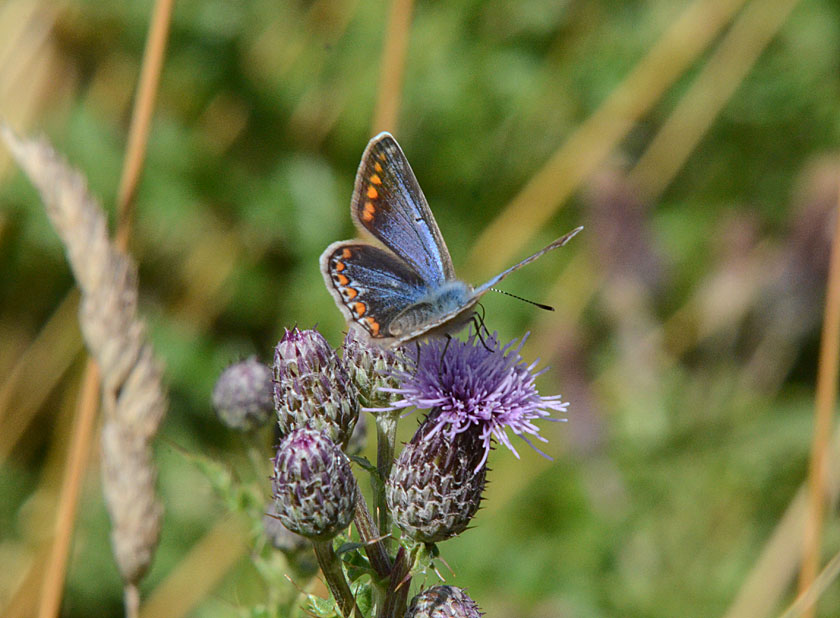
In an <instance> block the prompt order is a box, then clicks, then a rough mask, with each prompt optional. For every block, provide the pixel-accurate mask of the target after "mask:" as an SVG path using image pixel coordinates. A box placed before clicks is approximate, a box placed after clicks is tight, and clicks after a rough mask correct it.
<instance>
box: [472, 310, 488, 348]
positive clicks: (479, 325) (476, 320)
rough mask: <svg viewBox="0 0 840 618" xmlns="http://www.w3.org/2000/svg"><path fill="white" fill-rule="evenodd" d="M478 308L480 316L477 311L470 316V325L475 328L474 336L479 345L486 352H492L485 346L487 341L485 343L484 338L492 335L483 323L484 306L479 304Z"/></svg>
mask: <svg viewBox="0 0 840 618" xmlns="http://www.w3.org/2000/svg"><path fill="white" fill-rule="evenodd" d="M478 306H479V307H481V314H479V313H478V311H476V312H475V313H473V315H472V323H473V325H474V326H475V334H476V336H477V337H478V340H479V341H480V342H481V345H483V346H484V349H485V350H487V351H488V352H492V351H493V350H492V349H491V348H490V346H488V345H487V341H485V336H487V337H489V336H492V335H491V334H490V331H489V330H488V329H487V325H486V324H485V323H484V315H485V313H484V306H483V305H482V304H481V303H479V304H478ZM482 331H484V333H482Z"/></svg>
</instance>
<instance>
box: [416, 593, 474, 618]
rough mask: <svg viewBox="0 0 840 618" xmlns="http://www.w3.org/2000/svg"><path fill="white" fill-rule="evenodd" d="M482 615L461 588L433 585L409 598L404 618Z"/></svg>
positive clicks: (464, 617) (454, 617) (453, 617)
mask: <svg viewBox="0 0 840 618" xmlns="http://www.w3.org/2000/svg"><path fill="white" fill-rule="evenodd" d="M482 615H483V613H482V612H481V610H480V609H479V608H478V605H477V604H476V602H475V601H473V600H472V599H471V598H470V597H469V595H467V593H466V592H464V591H463V590H462V589H461V588H456V587H455V586H434V587H433V588H426V590H424V591H423V592H421V593H420V594H418V595H417V596H416V597H414V598H413V599H412V600H411V605H410V606H409V608H408V612H407V613H406V615H405V618H480V616H482Z"/></svg>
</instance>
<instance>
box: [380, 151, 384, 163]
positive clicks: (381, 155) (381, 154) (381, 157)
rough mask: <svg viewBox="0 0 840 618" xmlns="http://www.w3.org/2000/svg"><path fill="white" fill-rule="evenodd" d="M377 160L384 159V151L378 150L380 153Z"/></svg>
mask: <svg viewBox="0 0 840 618" xmlns="http://www.w3.org/2000/svg"><path fill="white" fill-rule="evenodd" d="M379 160H380V161H384V160H385V153H384V152H380V153H379Z"/></svg>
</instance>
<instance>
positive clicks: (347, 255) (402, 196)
mask: <svg viewBox="0 0 840 618" xmlns="http://www.w3.org/2000/svg"><path fill="white" fill-rule="evenodd" d="M350 208H351V215H352V217H353V221H354V223H355V224H356V227H358V228H359V230H361V231H367V232H369V233H370V234H372V235H373V237H374V238H376V240H378V241H379V242H381V243H382V245H384V247H385V248H384V249H383V248H380V247H378V246H374V245H372V244H370V243H367V242H364V241H358V240H342V241H339V242H334V243H332V244H331V245H330V246H329V247H327V248H326V249H325V250H324V252H323V253H322V254H321V260H320V264H321V273H322V274H323V276H324V282H325V283H326V285H327V289H328V290H329V291H330V293H331V294H332V296H333V298H334V299H335V302H336V304H337V305H338V308H339V309H340V310H341V312H342V313H343V314H344V317H345V318H346V319H347V322H348V324H357V325H358V326H360V327H361V328H362V329H363V331H365V332H366V333H367V334H368V335H369V338H370V340H372V341H374V342H376V343H379V344H381V345H384V346H394V345H400V344H403V343H407V342H410V341H415V340H420V339H423V338H426V337H431V336H441V335H447V334H450V333H454V332H456V331H458V330H460V329H461V328H463V327H464V326H465V325H466V324H467V323H468V322H470V321H472V320H473V319H474V314H475V305H476V303H478V301H479V299H480V298H481V297H482V296H483V295H484V293H485V292H487V291H488V290H489V289H490V288H491V287H492V286H494V285H496V284H497V283H498V282H499V281H501V280H502V279H504V278H505V277H506V276H508V275H509V274H510V273H512V272H513V271H515V270H518V269H519V268H522V267H523V266H525V265H526V264H530V263H531V262H533V261H534V260H536V259H537V258H539V257H540V256H542V255H543V254H544V253H547V252H548V251H551V250H552V249H556V248H557V247H562V246H563V245H565V244H566V243H567V242H568V241H569V240H571V238H572V237H573V236H574V235H575V234H577V233H578V232H579V231H580V230H582V229H583V228H582V227H578V228H576V229H574V230H572V231H571V232H569V233H568V234H566V235H564V236H561V237H560V238H558V239H557V240H555V241H554V242H552V243H551V244H549V245H548V246H546V247H544V248H543V249H541V250H540V251H537V252H536V253H535V254H533V255H531V256H530V257H527V258H525V259H524V260H522V261H521V262H519V263H518V264H515V265H514V266H511V267H510V268H508V269H507V270H505V271H502V272H501V273H499V274H498V275H496V276H495V277H493V278H491V279H490V280H489V281H487V282H486V283H484V284H483V285H480V286H478V287H475V288H474V287H473V286H471V285H470V284H468V283H465V282H464V281H461V280H460V279H458V278H456V276H455V269H454V267H453V266H452V258H451V257H449V250H448V249H447V248H446V243H444V242H443V237H442V236H441V234H440V229H438V226H437V223H436V222H435V218H434V217H433V216H432V211H431V210H430V209H429V204H428V202H426V198H425V196H424V195H423V191H422V190H421V189H420V185H419V184H418V182H417V178H416V177H415V176H414V172H413V171H412V170H411V166H410V165H409V164H408V159H406V157H405V154H403V151H402V149H401V148H400V146H399V144H397V141H396V140H395V139H394V137H393V136H392V135H391V134H390V133H387V132H383V133H380V134H379V135H377V136H376V137H374V138H373V139H371V140H370V142H369V143H368V145H367V148H365V152H364V154H363V155H362V161H361V163H360V164H359V170H358V172H357V173H356V183H355V188H354V189H353V201H352V204H351V207H350Z"/></svg>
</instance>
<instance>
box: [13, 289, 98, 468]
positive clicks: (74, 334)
mask: <svg viewBox="0 0 840 618" xmlns="http://www.w3.org/2000/svg"><path fill="white" fill-rule="evenodd" d="M78 313H79V294H78V292H76V291H75V290H73V291H72V292H71V293H69V294H68V295H67V296H65V297H64V299H63V300H62V301H61V303H60V304H59V306H58V308H57V309H56V310H55V311H54V312H53V314H52V316H50V319H49V320H48V321H47V323H46V324H45V325H44V326H43V327H42V328H41V332H39V333H38V336H37V337H36V338H35V339H34V340H33V341H32V343H31V344H29V347H28V348H27V349H26V351H25V352H24V353H23V354H22V355H21V356H20V358H19V359H18V360H17V362H16V363H15V365H14V367H13V368H12V370H11V371H9V372H8V373H7V374H6V379H5V380H4V381H3V383H2V385H0V463H2V462H3V461H4V460H5V459H6V458H7V457H8V456H9V453H11V452H12V450H13V449H14V448H15V445H16V444H17V443H18V440H19V439H20V437H21V436H22V435H23V434H24V432H25V431H26V429H27V428H28V427H29V425H30V423H31V422H32V419H33V418H35V416H36V414H37V412H38V410H39V409H40V408H41V405H42V404H43V403H44V401H45V400H46V399H47V397H48V396H49V394H50V392H52V390H53V388H54V387H55V386H56V384H58V382H59V380H60V379H61V378H62V377H63V376H64V374H65V373H66V371H67V368H68V367H70V365H71V363H72V362H73V359H75V358H76V357H77V355H78V353H79V350H81V349H82V337H81V334H80V333H79V327H78V324H77V320H78Z"/></svg>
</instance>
